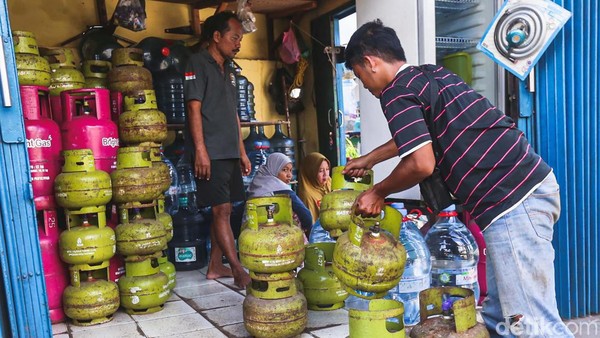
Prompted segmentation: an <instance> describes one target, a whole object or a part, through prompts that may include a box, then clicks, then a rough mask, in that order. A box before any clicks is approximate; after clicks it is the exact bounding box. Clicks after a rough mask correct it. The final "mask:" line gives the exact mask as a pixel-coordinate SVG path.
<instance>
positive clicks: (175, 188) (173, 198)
mask: <svg viewBox="0 0 600 338" xmlns="http://www.w3.org/2000/svg"><path fill="white" fill-rule="evenodd" d="M160 158H161V160H162V161H163V162H164V163H165V164H166V165H167V167H169V176H171V185H170V186H169V189H167V191H165V193H164V195H165V212H167V213H168V214H170V215H173V214H176V213H177V211H179V177H178V176H177V169H175V166H174V165H173V162H171V160H169V159H168V158H167V157H166V156H165V154H164V153H163V151H162V149H161V152H160Z"/></svg>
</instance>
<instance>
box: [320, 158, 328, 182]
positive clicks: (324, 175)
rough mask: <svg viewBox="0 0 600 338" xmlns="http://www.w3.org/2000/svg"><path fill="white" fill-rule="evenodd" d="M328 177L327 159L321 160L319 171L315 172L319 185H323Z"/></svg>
mask: <svg viewBox="0 0 600 338" xmlns="http://www.w3.org/2000/svg"><path fill="white" fill-rule="evenodd" d="M327 179H329V163H327V161H323V162H321V166H320V167H319V173H318V174H317V181H318V182H319V184H320V185H325V182H327Z"/></svg>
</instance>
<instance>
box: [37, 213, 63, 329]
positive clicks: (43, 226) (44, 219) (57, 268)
mask: <svg viewBox="0 0 600 338" xmlns="http://www.w3.org/2000/svg"><path fill="white" fill-rule="evenodd" d="M50 203H53V202H50ZM37 217H38V233H39V238H40V249H41V251H42V265H43V267H44V278H45V280H46V294H47V295H48V307H49V308H50V321H52V323H53V324H54V323H59V322H62V321H64V320H65V313H64V312H63V307H62V294H63V291H64V289H65V288H66V287H67V285H68V284H69V278H68V273H67V268H66V266H65V264H64V263H63V262H62V260H61V259H60V253H59V249H58V238H59V228H58V222H57V218H56V217H57V215H56V209H46V210H41V211H38V213H37Z"/></svg>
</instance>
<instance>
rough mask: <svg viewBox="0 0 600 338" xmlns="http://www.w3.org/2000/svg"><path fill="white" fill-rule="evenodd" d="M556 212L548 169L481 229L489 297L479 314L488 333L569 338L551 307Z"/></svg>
mask: <svg viewBox="0 0 600 338" xmlns="http://www.w3.org/2000/svg"><path fill="white" fill-rule="evenodd" d="M559 215H560V196H559V187H558V183H556V178H555V176H554V174H553V173H551V174H550V175H549V176H548V177H547V178H546V179H545V180H544V182H543V183H542V185H540V186H539V187H538V188H537V189H536V190H535V191H534V192H533V193H532V194H531V195H529V196H528V197H527V198H526V199H525V200H523V202H522V203H520V204H519V205H518V206H517V207H516V208H515V209H514V210H512V211H510V212H509V213H507V214H506V215H504V216H502V217H501V218H499V219H498V220H496V221H495V222H494V223H492V224H491V225H490V226H489V227H488V228H487V229H486V230H485V231H484V232H483V236H484V238H485V242H486V247H487V267H486V274H487V286H488V295H487V298H486V299H485V301H484V302H483V311H482V313H481V314H482V316H483V319H484V321H485V324H486V326H487V328H488V330H489V331H490V333H491V334H492V337H500V336H502V337H561V338H565V337H573V334H572V333H571V331H569V329H568V328H567V326H566V325H565V324H564V323H563V322H562V320H561V318H560V315H559V314H558V308H557V305H556V293H555V286H554V248H553V247H552V234H553V226H554V223H556V221H557V220H558V217H559Z"/></svg>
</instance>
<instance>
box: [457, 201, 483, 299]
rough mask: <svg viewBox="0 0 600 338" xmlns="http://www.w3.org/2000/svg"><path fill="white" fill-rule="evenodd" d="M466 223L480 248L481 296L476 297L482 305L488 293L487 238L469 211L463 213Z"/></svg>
mask: <svg viewBox="0 0 600 338" xmlns="http://www.w3.org/2000/svg"><path fill="white" fill-rule="evenodd" d="M463 219H464V221H465V222H464V223H465V224H466V225H467V228H468V229H469V231H471V233H472V234H473V237H475V242H477V247H478V248H479V262H478V263H477V281H478V282H479V290H480V296H479V299H476V301H477V305H481V304H482V303H483V300H484V299H485V296H486V295H487V279H486V273H485V269H486V256H487V251H486V248H485V238H484V237H483V233H482V232H481V229H480V228H479V225H477V224H476V223H475V221H473V219H472V218H471V215H470V214H469V213H468V212H464V213H463Z"/></svg>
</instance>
